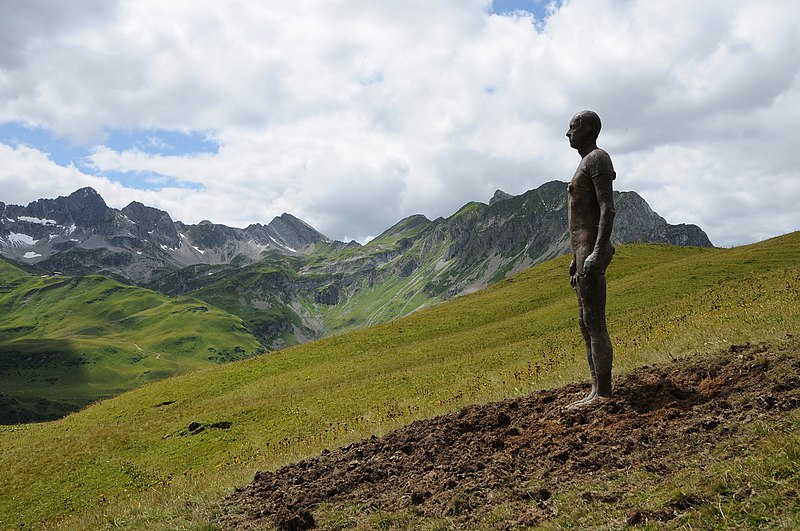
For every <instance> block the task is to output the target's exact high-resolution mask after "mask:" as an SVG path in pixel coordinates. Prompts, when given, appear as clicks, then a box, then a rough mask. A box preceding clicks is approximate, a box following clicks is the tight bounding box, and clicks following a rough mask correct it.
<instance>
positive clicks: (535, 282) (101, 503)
mask: <svg viewBox="0 0 800 531" xmlns="http://www.w3.org/2000/svg"><path fill="white" fill-rule="evenodd" d="M798 257H800V233H793V234H789V235H787V236H784V237H781V238H776V239H773V240H769V241H766V242H762V243H759V244H756V245H752V246H747V247H741V248H735V249H728V250H725V249H697V248H685V247H668V246H659V245H632V246H625V247H621V248H620V249H618V252H617V255H616V257H615V259H614V262H613V263H612V265H611V267H610V269H609V271H608V282H609V308H608V320H609V328H610V332H611V335H612V339H613V341H614V344H615V349H616V350H615V368H616V370H617V371H628V370H630V369H631V368H633V367H636V366H639V365H642V364H645V363H651V362H657V361H663V360H667V359H670V358H675V357H680V356H683V355H686V354H689V353H693V352H698V351H712V350H716V349H718V348H720V347H724V346H726V345H729V344H732V343H741V342H745V341H760V340H779V339H781V338H784V337H785V335H786V334H787V333H794V332H796V331H797V330H798V324H799V323H800V306H798V301H799V300H800V267H799V266H798ZM568 260H569V259H568V257H562V258H560V259H556V260H554V261H551V262H547V263H544V264H540V265H539V266H536V267H534V268H532V269H530V270H528V271H526V272H524V273H522V274H520V275H517V276H515V277H512V278H510V279H508V280H505V281H502V282H500V283H499V284H497V285H495V286H493V287H491V288H489V289H486V290H484V291H481V292H479V293H475V294H472V295H468V296H464V297H460V298H458V299H455V300H452V301H450V302H448V303H445V304H442V305H439V306H436V307H433V308H430V309H427V310H423V311H420V312H417V313H415V314H412V315H411V316H409V317H406V318H404V319H400V320H397V321H393V322H391V323H387V324H383V325H379V326H376V327H373V328H370V329H365V330H361V331H357V332H353V333H350V334H347V335H343V336H337V337H331V338H327V339H325V340H321V341H318V342H315V343H310V344H306V345H302V346H298V347H294V348H290V349H286V350H284V351H280V352H277V353H272V354H269V355H267V356H260V357H257V358H252V359H248V360H244V361H242V362H237V363H233V364H229V365H225V366H221V367H213V368H208V369H203V370H200V371H197V372H194V373H191V374H187V375H184V376H181V377H176V378H170V379H167V380H164V381H161V382H157V383H154V384H151V385H147V386H144V387H141V388H139V389H135V390H133V391H130V392H128V393H125V394H123V395H121V396H118V397H116V398H113V399H110V400H106V401H103V402H100V403H97V404H93V405H92V406H90V407H88V408H86V409H85V410H83V411H81V412H79V413H76V414H73V415H70V416H68V417H66V418H64V419H62V420H59V421H55V422H50V423H43V424H37V425H21V426H10V427H5V428H0V449H2V454H0V455H1V457H2V468H3V470H4V473H3V475H2V476H0V526H2V527H15V526H19V525H21V524H27V525H30V524H36V523H39V522H42V521H45V520H46V521H47V522H48V523H55V522H61V523H60V525H61V526H62V527H64V528H67V529H72V528H96V527H103V526H109V527H111V526H117V525H129V526H133V527H139V528H153V527H162V528H170V529H172V528H176V527H178V528H187V527H193V528H194V527H196V528H203V527H205V528H208V526H207V524H205V523H204V522H207V520H208V519H209V518H210V517H211V511H212V509H211V507H213V503H214V502H215V501H216V500H217V499H218V498H219V497H220V496H221V495H222V494H224V493H225V492H227V491H228V490H229V489H230V488H232V487H233V486H236V485H241V484H243V483H245V482H247V481H249V480H250V478H251V477H252V473H253V471H255V470H258V469H271V468H275V467H277V466H280V465H281V464H284V463H286V462H288V461H292V460H296V459H298V458H300V457H303V456H307V455H312V454H316V453H318V452H319V451H321V450H322V449H324V448H326V447H333V446H338V445H342V444H345V443H347V442H349V441H353V440H356V439H359V438H363V437H366V436H369V435H370V434H380V433H384V432H386V431H388V430H391V429H393V428H395V427H398V426H400V425H404V424H407V423H409V422H410V421H412V420H413V419H418V418H423V417H431V416H433V415H436V414H439V413H444V412H449V411H454V410H457V409H458V408H460V407H462V406H463V405H465V404H468V403H477V402H486V401H489V400H493V399H497V398H501V397H508V396H518V395H521V394H525V393H528V392H530V391H531V390H534V389H537V388H543V387H552V386H555V385H559V384H562V383H565V382H568V381H576V380H585V379H586V376H587V375H586V372H587V369H586V367H585V359H584V356H585V355H584V354H583V348H582V340H581V338H580V333H579V332H578V329H577V324H576V319H575V315H576V308H575V301H574V295H573V293H572V292H571V291H570V289H569V284H568V278H567V264H568Z"/></svg>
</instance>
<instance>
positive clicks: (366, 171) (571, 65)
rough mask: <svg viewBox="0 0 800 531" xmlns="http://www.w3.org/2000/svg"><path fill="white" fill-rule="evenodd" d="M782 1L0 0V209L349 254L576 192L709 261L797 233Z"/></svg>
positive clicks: (799, 187)
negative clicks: (516, 198) (524, 199)
mask: <svg viewBox="0 0 800 531" xmlns="http://www.w3.org/2000/svg"><path fill="white" fill-rule="evenodd" d="M798 21H800V2H797V1H796V0H786V1H781V0H772V1H769V2H764V1H760V0H752V1H737V0H708V1H702V2H700V1H697V0H566V1H563V2H550V1H549V0H495V1H491V0H380V1H373V0H304V1H297V2H290V1H255V0H251V1H247V0H241V1H225V0H213V1H201V0H191V1H189V0H186V1H178V0H176V1H172V0H170V1H164V0H118V1H111V0H71V1H69V2H64V1H59V0H49V1H48V0H3V1H2V2H0V201H4V202H6V203H13V204H23V205H24V204H27V203H28V202H30V201H33V200H35V199H38V198H40V197H56V196H58V195H66V194H69V193H71V192H72V191H74V190H76V189H78V188H80V187H83V186H91V187H93V188H95V189H96V190H97V191H98V192H100V194H101V195H102V196H103V197H104V198H105V200H106V202H107V203H108V204H109V205H110V206H113V207H117V208H121V207H123V206H125V205H126V204H128V203H129V202H130V201H132V200H138V201H141V202H143V203H145V204H148V205H151V206H155V207H158V208H161V209H164V210H167V211H169V212H170V213H171V214H172V216H173V218H175V219H180V220H182V221H184V222H187V223H196V222H198V221H200V220H202V219H209V220H212V221H214V222H217V223H225V224H227V225H231V226H238V227H244V226H246V225H248V224H249V223H254V222H262V223H266V222H269V221H270V220H271V219H272V218H273V217H274V216H277V215H280V214H281V213H282V212H289V213H291V214H294V215H295V216H298V217H300V218H302V219H304V220H305V221H307V222H308V223H310V224H311V225H313V226H314V227H316V228H317V229H318V230H320V231H321V232H323V233H325V234H327V235H328V236H330V237H332V238H336V239H340V240H350V239H357V240H359V241H362V242H365V241H366V240H368V239H369V238H370V237H371V236H376V235H377V234H378V233H380V232H381V231H383V230H384V229H386V228H388V227H389V226H390V225H392V224H394V223H395V222H397V221H399V220H400V219H401V218H403V217H406V216H409V215H411V214H417V213H420V214H424V215H426V216H428V217H429V218H435V217H438V216H448V215H450V214H452V213H454V212H455V211H456V210H457V209H458V208H459V207H460V206H461V205H463V204H464V203H466V202H468V201H475V200H478V201H484V202H486V201H488V199H489V198H490V197H491V195H492V194H493V193H494V191H495V190H496V189H498V188H500V189H503V190H505V191H506V192H509V193H513V194H520V193H523V192H525V191H526V190H529V189H532V188H535V187H537V186H539V185H540V184H542V183H544V182H547V181H550V180H553V179H559V180H563V181H566V180H569V179H570V178H571V176H572V172H573V171H574V169H575V166H576V165H577V163H578V161H579V159H578V155H577V153H576V152H575V151H573V150H571V149H570V148H569V144H568V142H567V140H566V138H565V136H564V133H565V132H566V128H567V123H568V122H569V119H570V117H571V116H572V115H573V114H574V113H575V112H576V111H579V110H581V109H593V110H595V111H597V112H598V113H599V114H600V116H601V117H602V119H603V123H604V128H603V132H602V133H601V136H600V139H599V141H598V144H599V145H600V146H601V147H604V148H605V149H606V150H607V151H608V152H609V153H610V154H611V156H612V159H613V160H614V165H615V167H616V170H617V175H618V177H617V180H616V181H615V186H616V188H617V189H619V190H636V191H637V192H639V193H640V194H641V195H642V196H643V197H644V198H645V199H646V200H647V201H648V202H649V203H650V205H651V206H652V207H653V208H654V210H656V211H657V212H659V213H660V214H661V215H662V216H664V217H665V218H666V219H667V221H669V222H670V223H696V224H698V225H700V226H701V227H702V228H704V229H705V230H706V232H707V233H708V234H709V236H710V238H711V240H712V241H713V242H714V243H715V244H717V245H719V246H733V245H740V244H746V243H750V242H754V241H759V240H762V239H764V238H767V237H770V236H774V235H778V234H783V233H786V232H789V231H793V230H797V229H800V214H798V210H800V208H798V204H800V158H798V151H800V133H798V131H799V130H800V125H798V124H800V23H798Z"/></svg>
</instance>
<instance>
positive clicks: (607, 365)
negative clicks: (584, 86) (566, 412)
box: [567, 111, 616, 408]
mask: <svg viewBox="0 0 800 531" xmlns="http://www.w3.org/2000/svg"><path fill="white" fill-rule="evenodd" d="M600 126H601V124H600V117H599V116H597V114H596V113H594V112H592V111H581V112H579V113H578V114H576V115H575V116H573V117H572V120H571V121H570V123H569V131H567V137H568V138H569V145H570V146H571V147H573V148H574V149H576V150H578V153H580V155H581V157H582V158H581V162H580V164H578V169H577V170H575V176H574V177H572V181H570V183H569V188H568V190H569V198H568V202H567V204H568V212H569V237H570V243H571V245H572V263H571V264H570V266H569V276H570V284H571V285H572V287H573V289H574V290H575V293H576V294H577V296H578V324H579V325H580V328H581V333H583V340H584V341H585V342H586V357H587V358H588V360H589V371H590V373H591V375H592V391H591V392H590V393H589V395H588V396H586V397H584V398H582V399H580V400H578V401H577V402H574V403H572V404H571V405H570V407H571V408H574V407H581V406H585V405H589V404H592V403H594V402H595V401H597V400H598V399H601V398H607V397H610V396H611V362H612V359H613V351H612V348H611V338H610V337H609V336H608V329H607V328H606V268H607V267H608V264H609V263H610V262H611V258H612V257H613V256H614V246H613V245H612V244H611V228H612V227H613V225H614V214H615V211H614V195H613V188H612V185H611V183H612V181H613V180H614V178H615V177H616V174H615V173H614V166H613V165H612V164H611V157H609V156H608V153H606V152H605V151H603V150H602V149H600V148H598V147H597V137H598V135H599V134H600Z"/></svg>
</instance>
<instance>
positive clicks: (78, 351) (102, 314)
mask: <svg viewBox="0 0 800 531" xmlns="http://www.w3.org/2000/svg"><path fill="white" fill-rule="evenodd" d="M0 315H2V319H1V320H0V423H3V424H11V423H16V422H28V421H38V420H48V419H55V418H60V417H63V416H64V415H66V414H67V413H69V412H72V411H77V410H79V409H80V408H82V407H85V406H86V405H87V404H89V403H91V402H95V401H97V400H100V399H103V398H108V397H110V396H115V395H117V394H119V393H121V392H123V391H127V390H128V389H132V388H134V387H139V386H141V385H144V384H146V383H150V382H154V381H156V380H160V379H162V378H165V377H167V376H172V375H175V374H182V373H185V372H189V371H192V370H196V369H200V368H202V367H207V366H209V365H216V364H219V363H223V362H228V361H232V360H236V359H241V358H244V357H247V356H251V355H253V354H255V353H257V352H259V351H260V350H261V346H260V344H259V342H258V341H257V340H256V339H255V337H254V336H253V335H252V334H251V333H250V331H249V330H248V329H247V327H246V326H245V324H244V322H243V321H242V320H241V319H240V318H239V317H236V316H234V315H231V314H228V313H225V312H223V311H222V310H220V309H218V308H215V307H213V306H210V305H209V304H207V303H205V302H202V301H199V300H197V299H192V298H188V297H180V298H174V299H173V298H168V297H165V296H163V295H160V294H158V293H156V292H154V291H151V290H148V289H143V288H138V287H133V286H128V285H125V284H121V283H119V282H116V281H114V280H110V279H107V278H104V277H100V276H87V277H66V276H62V275H32V274H30V273H27V272H25V271H23V270H21V269H19V268H18V267H16V266H14V265H12V264H11V263H10V262H8V261H6V260H5V259H0Z"/></svg>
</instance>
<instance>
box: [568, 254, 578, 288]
mask: <svg viewBox="0 0 800 531" xmlns="http://www.w3.org/2000/svg"><path fill="white" fill-rule="evenodd" d="M577 271H578V268H577V266H576V265H575V257H574V256H573V257H572V262H570V263H569V285H570V286H572V287H573V288H575V286H576V285H577V284H578V277H577V275H576V273H577Z"/></svg>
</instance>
